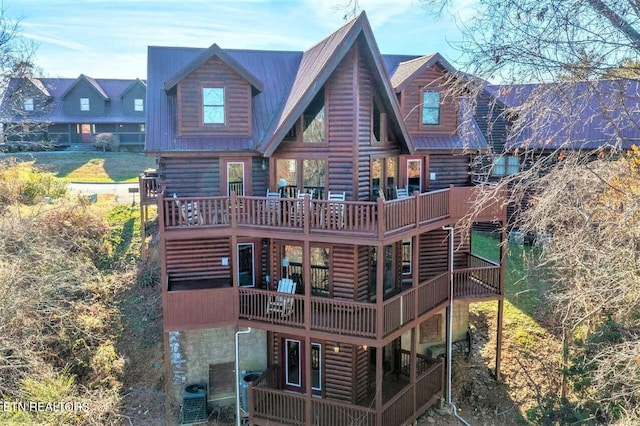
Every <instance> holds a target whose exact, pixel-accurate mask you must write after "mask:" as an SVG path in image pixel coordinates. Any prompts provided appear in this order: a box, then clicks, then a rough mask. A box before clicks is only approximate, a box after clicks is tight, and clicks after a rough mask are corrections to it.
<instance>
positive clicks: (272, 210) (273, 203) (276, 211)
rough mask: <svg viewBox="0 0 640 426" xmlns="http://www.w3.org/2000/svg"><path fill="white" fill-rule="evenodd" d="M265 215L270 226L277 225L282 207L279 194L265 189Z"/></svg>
mask: <svg viewBox="0 0 640 426" xmlns="http://www.w3.org/2000/svg"><path fill="white" fill-rule="evenodd" d="M267 198H268V200H267V215H268V219H269V220H268V223H269V224H270V225H279V224H280V219H281V217H282V206H281V205H280V198H281V197H280V193H279V192H273V191H269V190H268V189H267Z"/></svg>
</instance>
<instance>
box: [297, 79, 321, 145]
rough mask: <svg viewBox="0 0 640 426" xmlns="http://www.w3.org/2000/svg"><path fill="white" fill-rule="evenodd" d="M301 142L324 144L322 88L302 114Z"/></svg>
mask: <svg viewBox="0 0 640 426" xmlns="http://www.w3.org/2000/svg"><path fill="white" fill-rule="evenodd" d="M302 142H305V143H318V142H324V88H323V89H320V91H319V92H318V94H317V95H316V97H315V98H314V99H313V101H311V104H310V105H309V107H308V108H307V110H306V111H305V112H304V114H302Z"/></svg>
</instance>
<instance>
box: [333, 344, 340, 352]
mask: <svg viewBox="0 0 640 426" xmlns="http://www.w3.org/2000/svg"><path fill="white" fill-rule="evenodd" d="M333 351H334V352H336V353H338V352H340V343H338V342H336V344H335V345H334V346H333Z"/></svg>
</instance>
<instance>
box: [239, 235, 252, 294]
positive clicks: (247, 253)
mask: <svg viewBox="0 0 640 426" xmlns="http://www.w3.org/2000/svg"><path fill="white" fill-rule="evenodd" d="M237 250H238V285H239V286H240V287H254V286H255V271H254V269H255V268H254V262H253V243H243V244H238V247H237Z"/></svg>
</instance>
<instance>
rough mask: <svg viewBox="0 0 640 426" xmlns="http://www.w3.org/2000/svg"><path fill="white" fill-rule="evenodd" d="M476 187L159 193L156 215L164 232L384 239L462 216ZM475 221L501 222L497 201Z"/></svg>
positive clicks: (486, 207) (479, 210)
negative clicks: (383, 193)
mask: <svg viewBox="0 0 640 426" xmlns="http://www.w3.org/2000/svg"><path fill="white" fill-rule="evenodd" d="M477 191H478V189H477V188H476V187H451V188H447V189H443V190H439V191H433V192H427V193H423V194H414V195H413V196H411V197H408V198H404V199H398V200H390V201H383V200H382V199H378V201H376V202H361V201H328V200H311V199H310V198H309V197H308V196H307V197H306V198H304V199H299V198H280V199H273V198H266V197H240V196H235V194H232V195H231V196H229V197H165V196H164V194H162V193H159V194H158V208H159V210H158V216H159V220H160V222H159V224H160V229H161V231H162V232H166V233H167V236H169V235H171V234H172V233H176V232H181V231H187V230H200V231H202V230H206V229H223V230H228V229H231V230H232V231H237V233H238V234H241V233H242V231H249V230H253V231H262V232H264V231H267V232H268V231H275V232H277V233H285V232H286V233H289V234H291V233H294V234H304V235H311V236H317V237H321V236H324V237H327V236H329V237H334V236H338V237H339V238H352V237H359V238H365V239H370V240H384V239H385V238H390V237H393V236H394V235H398V234H401V233H403V232H405V231H409V230H412V229H421V228H424V227H426V226H429V225H430V224H436V223H439V222H440V221H443V220H448V221H449V222H451V221H455V220H458V219H460V218H461V217H463V216H464V215H465V214H466V213H467V212H468V211H469V210H470V208H471V205H472V204H473V202H474V200H475V199H476V196H477V194H476V192H477ZM476 210H477V211H478V212H479V213H478V220H486V221H491V220H504V208H503V207H502V206H501V205H499V204H498V203H497V202H494V203H492V204H490V205H487V206H485V207H484V208H481V209H476Z"/></svg>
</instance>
